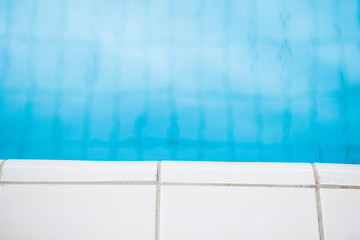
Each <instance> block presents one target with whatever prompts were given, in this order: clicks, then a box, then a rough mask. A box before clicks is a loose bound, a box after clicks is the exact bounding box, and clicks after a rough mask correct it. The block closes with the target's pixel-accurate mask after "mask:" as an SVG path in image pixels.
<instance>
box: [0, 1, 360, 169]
mask: <svg viewBox="0 0 360 240" xmlns="http://www.w3.org/2000/svg"><path fill="white" fill-rule="evenodd" d="M359 104H360V1H358V0H348V1H340V0H326V1H312V0H311V1H310V0H305V1H304V0H294V1H285V0H274V1H266V0H257V1H250V0H249V1H235V0H233V1H226V0H223V1H219V0H211V1H205V0H204V1H203V0H201V1H192V0H173V1H166V0H152V1H146V0H139V1H130V0H128V1H125V0H121V1H87V0H82V1H60V0H59V1H45V0H30V1H10V0H4V1H0V158H1V159H7V158H17V159H65V160H71V159H81V160H164V159H171V160H196V161H243V162H258V161H259V162H311V163H312V162H326V163H355V164H357V163H360V137H359V136H360V110H359Z"/></svg>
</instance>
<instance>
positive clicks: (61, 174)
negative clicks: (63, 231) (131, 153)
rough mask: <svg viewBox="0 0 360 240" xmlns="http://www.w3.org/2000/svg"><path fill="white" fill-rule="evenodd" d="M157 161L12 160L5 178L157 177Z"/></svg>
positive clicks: (150, 179)
mask: <svg viewBox="0 0 360 240" xmlns="http://www.w3.org/2000/svg"><path fill="white" fill-rule="evenodd" d="M156 172H157V163H156V162H150V161H149V162H137V161H129V162H126V161H58V160H56V161H51V160H8V161H6V164H5V166H4V169H3V176H2V178H1V180H2V181H50V182H51V181H54V182H56V181H156Z"/></svg>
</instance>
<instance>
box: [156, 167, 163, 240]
mask: <svg viewBox="0 0 360 240" xmlns="http://www.w3.org/2000/svg"><path fill="white" fill-rule="evenodd" d="M161 163H162V162H161V161H158V162H157V172H156V206H155V240H159V238H160V237H159V232H160V190H161V185H162V184H161Z"/></svg>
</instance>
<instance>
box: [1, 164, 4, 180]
mask: <svg viewBox="0 0 360 240" xmlns="http://www.w3.org/2000/svg"><path fill="white" fill-rule="evenodd" d="M3 161H4V160H0V180H1V177H2V167H3V166H2V164H3Z"/></svg>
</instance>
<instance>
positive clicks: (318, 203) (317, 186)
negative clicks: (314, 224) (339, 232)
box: [311, 163, 324, 240]
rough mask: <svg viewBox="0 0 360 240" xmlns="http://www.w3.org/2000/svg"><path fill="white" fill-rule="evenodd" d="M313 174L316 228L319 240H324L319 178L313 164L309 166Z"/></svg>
mask: <svg viewBox="0 0 360 240" xmlns="http://www.w3.org/2000/svg"><path fill="white" fill-rule="evenodd" d="M311 166H312V168H313V172H314V179H315V199H316V210H317V218H318V227H319V239H320V240H324V222H323V215H322V207H321V197H320V186H321V185H320V177H319V170H318V168H317V166H316V165H315V163H313V164H311Z"/></svg>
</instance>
